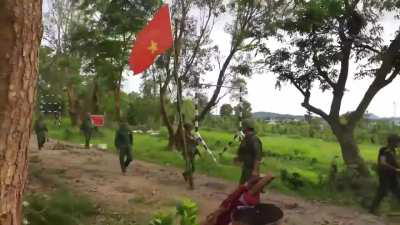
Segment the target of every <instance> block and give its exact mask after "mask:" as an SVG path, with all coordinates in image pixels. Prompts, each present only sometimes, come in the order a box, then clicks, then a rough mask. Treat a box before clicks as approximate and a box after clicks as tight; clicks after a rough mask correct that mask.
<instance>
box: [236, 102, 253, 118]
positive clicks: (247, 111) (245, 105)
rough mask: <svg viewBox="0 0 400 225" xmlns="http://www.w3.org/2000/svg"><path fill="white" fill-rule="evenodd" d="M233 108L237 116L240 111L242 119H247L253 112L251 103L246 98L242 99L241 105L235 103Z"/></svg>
mask: <svg viewBox="0 0 400 225" xmlns="http://www.w3.org/2000/svg"><path fill="white" fill-rule="evenodd" d="M233 109H234V111H235V116H237V117H238V116H239V114H240V112H242V116H243V119H248V118H251V117H252V116H253V114H252V113H251V104H250V102H248V101H246V100H243V101H242V105H241V106H239V105H237V106H235V107H233Z"/></svg>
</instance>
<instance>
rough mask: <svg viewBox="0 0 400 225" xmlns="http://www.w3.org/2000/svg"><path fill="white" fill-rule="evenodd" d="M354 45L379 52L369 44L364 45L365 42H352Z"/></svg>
mask: <svg viewBox="0 0 400 225" xmlns="http://www.w3.org/2000/svg"><path fill="white" fill-rule="evenodd" d="M354 46H355V47H356V48H362V49H364V50H365V49H368V50H370V51H372V52H375V53H376V54H380V53H381V52H380V51H379V50H378V49H375V48H373V47H372V46H369V45H365V44H361V43H357V42H355V43H354Z"/></svg>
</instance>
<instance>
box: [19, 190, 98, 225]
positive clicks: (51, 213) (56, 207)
mask: <svg viewBox="0 0 400 225" xmlns="http://www.w3.org/2000/svg"><path fill="white" fill-rule="evenodd" d="M24 205H25V207H24V216H25V219H26V220H27V221H28V223H29V224H32V225H54V224H59V225H77V224H82V223H84V222H85V220H86V219H88V218H89V217H90V216H92V215H94V214H95V213H96V209H95V206H94V205H93V203H92V202H91V201H90V200H89V199H87V198H86V197H83V196H75V195H73V194H72V193H71V192H69V191H65V190H59V191H57V192H54V193H51V194H50V195H45V194H40V193H35V194H31V195H29V196H27V197H26V198H25V203H24Z"/></svg>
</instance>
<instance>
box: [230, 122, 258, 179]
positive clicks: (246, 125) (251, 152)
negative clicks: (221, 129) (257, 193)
mask: <svg viewBox="0 0 400 225" xmlns="http://www.w3.org/2000/svg"><path fill="white" fill-rule="evenodd" d="M254 125H255V124H254V121H251V120H247V121H244V122H243V129H244V130H243V132H244V134H245V137H244V138H243V140H242V141H241V143H240V146H239V150H238V153H237V157H236V158H235V162H236V163H240V164H241V165H242V175H241V177H240V182H239V183H240V184H244V183H246V182H247V181H248V180H249V179H250V178H251V177H253V176H255V177H257V176H259V174H260V169H259V167H260V162H261V157H262V156H261V155H262V142H261V140H260V138H258V137H257V135H256V133H255V126H254Z"/></svg>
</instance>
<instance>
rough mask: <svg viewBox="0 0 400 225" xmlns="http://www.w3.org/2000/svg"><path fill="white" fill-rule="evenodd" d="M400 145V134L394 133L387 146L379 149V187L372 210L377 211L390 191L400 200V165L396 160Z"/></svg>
mask: <svg viewBox="0 0 400 225" xmlns="http://www.w3.org/2000/svg"><path fill="white" fill-rule="evenodd" d="M399 146H400V136H398V135H396V134H394V135H390V136H389V137H388V139H387V146H386V147H383V148H381V149H380V150H379V155H378V176H379V188H378V191H377V193H376V196H375V199H374V201H373V203H372V205H371V208H370V212H371V213H375V211H376V209H377V208H378V207H379V204H380V203H381V201H382V199H383V198H384V197H386V196H387V194H388V192H389V191H390V192H392V193H393V195H394V196H395V197H396V198H397V200H398V201H399V202H400V185H399V182H398V175H399V174H400V167H399V164H398V163H397V160H396V152H395V151H396V148H397V147H399Z"/></svg>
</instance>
